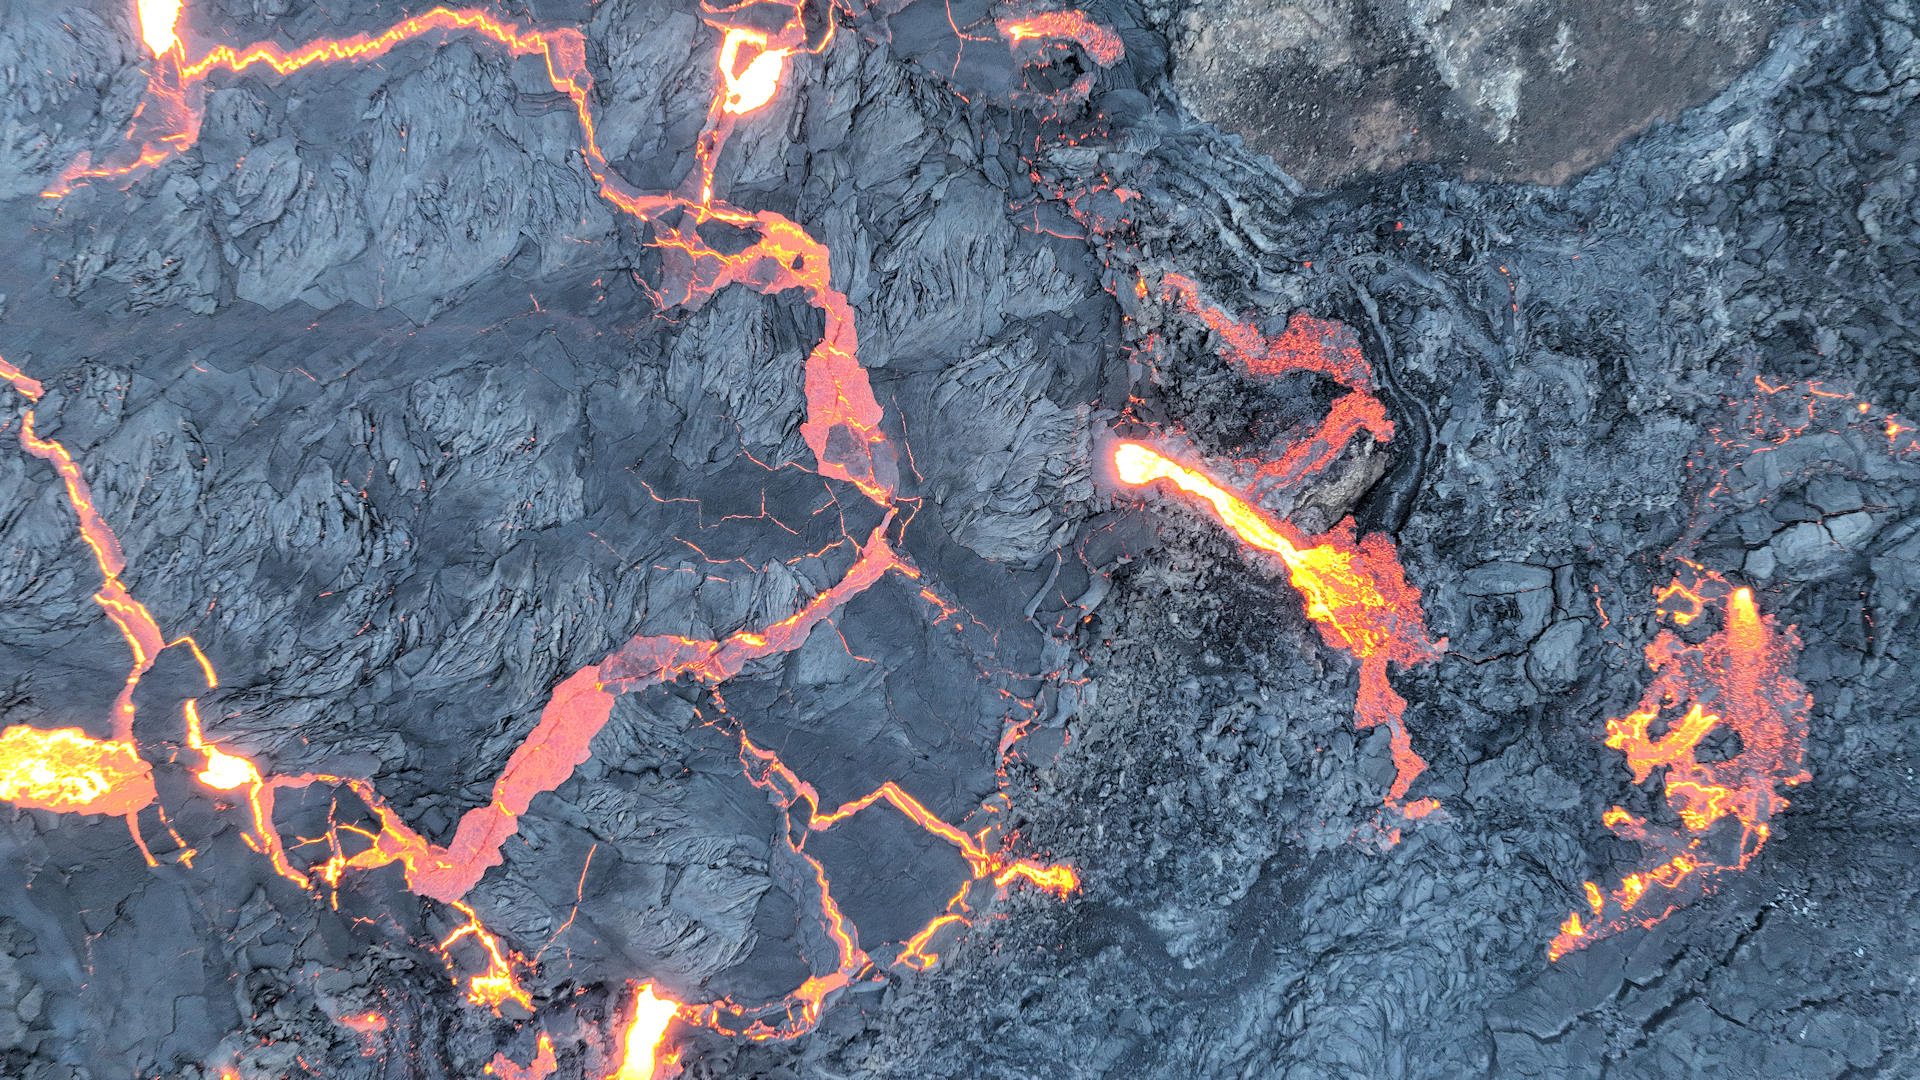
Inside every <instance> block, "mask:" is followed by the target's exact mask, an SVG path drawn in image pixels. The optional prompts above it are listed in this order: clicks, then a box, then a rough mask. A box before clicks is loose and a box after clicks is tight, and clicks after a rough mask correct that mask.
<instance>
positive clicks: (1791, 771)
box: [1547, 568, 1813, 960]
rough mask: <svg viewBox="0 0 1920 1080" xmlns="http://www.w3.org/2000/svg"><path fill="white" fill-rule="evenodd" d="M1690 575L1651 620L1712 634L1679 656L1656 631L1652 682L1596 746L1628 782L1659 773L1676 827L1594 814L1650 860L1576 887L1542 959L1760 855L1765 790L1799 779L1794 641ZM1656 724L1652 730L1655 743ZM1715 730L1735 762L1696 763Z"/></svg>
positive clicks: (1675, 639)
mask: <svg viewBox="0 0 1920 1080" xmlns="http://www.w3.org/2000/svg"><path fill="white" fill-rule="evenodd" d="M1694 572H1695V573H1696V574H1697V575H1698V576H1697V578H1696V580H1694V581H1692V582H1682V581H1681V580H1680V579H1678V578H1676V579H1675V580H1674V582H1673V584H1672V585H1670V586H1668V587H1667V588H1666V589H1665V590H1663V591H1662V592H1660V593H1659V594H1658V596H1657V599H1658V600H1659V602H1660V603H1661V605H1662V606H1661V608H1660V610H1661V613H1662V614H1663V615H1665V616H1666V617H1667V618H1669V619H1671V620H1672V621H1673V622H1674V623H1676V624H1678V625H1681V626H1686V625H1688V624H1690V623H1692V622H1693V621H1694V620H1695V619H1697V618H1698V617H1699V616H1700V615H1701V614H1703V613H1704V612H1705V611H1706V610H1708V607H1709V605H1713V604H1716V603H1717V604H1718V606H1719V609H1720V613H1721V618H1722V620H1723V621H1722V625H1721V627H1720V629H1719V630H1717V631H1715V632H1714V633H1713V634H1712V635H1711V636H1709V637H1708V638H1707V639H1706V640H1705V641H1702V642H1701V643H1700V644H1698V645H1689V644H1687V643H1686V642H1685V641H1683V640H1681V638H1680V637H1679V636H1678V635H1676V634H1675V633H1674V632H1673V631H1672V630H1668V629H1664V628H1663V629H1662V630H1661V631H1660V633H1659V634H1658V635H1656V636H1655V637H1654V639H1653V643H1652V644H1650V645H1648V646H1647V666H1648V667H1650V668H1652V669H1653V671H1654V679H1653V681H1652V682H1651V683H1649V684H1648V686H1647V689H1646V693H1645V694H1644V695H1642V696H1641V698H1640V703H1639V705H1637V706H1636V707H1635V708H1634V710H1633V711H1632V712H1630V713H1628V714H1627V715H1625V716H1623V717H1618V718H1615V719H1609V720H1608V721H1607V727H1606V730H1607V745H1608V746H1610V747H1612V748H1614V749H1615V750H1619V751H1622V752H1623V753H1625V754H1626V755H1627V766H1628V768H1630V769H1632V770H1633V782H1634V783H1636V784H1638V783H1642V782H1644V781H1645V780H1646V779H1647V778H1648V777H1649V776H1651V775H1652V774H1653V770H1655V769H1664V770H1666V774H1665V787H1664V790H1665V794H1666V800H1667V803H1668V805H1669V806H1671V807H1672V808H1673V809H1674V811H1675V812H1676V813H1678V814H1679V816H1680V827H1679V828H1673V827H1669V826H1659V825H1652V824H1650V823H1649V822H1648V821H1647V820H1646V819H1644V818H1637V817H1634V816H1633V815H1632V814H1630V813H1628V812H1627V811H1626V810H1625V809H1623V808H1621V807H1618V806H1616V807H1613V808H1612V809H1610V810H1608V811H1607V812H1606V814H1605V815H1604V816H1603V817H1602V820H1603V821H1604V822H1605V823H1606V825H1607V827H1608V828H1610V829H1612V830H1613V832H1614V834H1615V835H1617V836H1621V837H1624V838H1626V839H1629V840H1637V841H1639V842H1640V845H1641V846H1642V848H1643V849H1645V850H1646V851H1647V852H1648V854H1649V855H1650V856H1652V857H1653V858H1654V859H1657V860H1659V861H1658V863H1657V864H1656V865H1655V866H1653V867H1652V868H1650V869H1646V870H1640V871H1635V872H1633V873H1630V874H1627V875H1626V876H1625V877H1623V878H1622V879H1621V881H1620V887H1619V888H1617V889H1614V890H1613V891H1612V892H1610V893H1606V894H1602V892H1601V890H1600V887H1599V886H1598V885H1596V884H1594V883H1593V882H1591V881H1589V882H1587V883H1586V885H1585V889H1584V891H1585V893H1586V899H1587V908H1588V912H1587V914H1586V916H1585V917H1583V916H1582V914H1581V913H1580V912H1578V911H1575V912H1574V913H1573V914H1571V915H1569V916H1567V920H1566V922H1565V923H1563V924H1562V925H1561V927H1560V933H1559V934H1558V935H1557V936H1555V938H1554V939H1553V943H1552V944H1551V945H1550V946H1549V947H1548V949H1547V955H1548V957H1549V958H1550V959H1554V960H1557V959H1559V958H1560V957H1561V956H1564V955H1565V954H1566V953H1567V952H1569V951H1570V950H1573V949H1578V948H1581V947H1583V946H1585V945H1586V944H1588V943H1589V942H1592V941H1595V940H1598V939H1599V938H1603V937H1606V936H1608V935H1610V934H1614V933H1618V932H1619V931H1621V930H1624V929H1627V928H1628V927H1631V926H1652V925H1653V924H1655V923H1657V922H1659V921H1660V920H1661V919H1664V918H1666V917H1667V916H1668V915H1669V914H1671V913H1672V912H1673V911H1674V910H1675V909H1677V908H1678V907H1680V906H1681V905H1682V904H1685V903H1689V902H1691V901H1693V900H1695V899H1698V898H1699V897H1701V896H1704V895H1706V894H1707V893H1708V892H1711V891H1712V889H1713V887H1714V883H1715V880H1716V879H1717V878H1718V877H1719V876H1720V875H1722V874H1726V873H1731V872H1733V871H1737V870H1743V869H1745V868H1746V866H1747V863H1748V861H1750V860H1751V859H1752V858H1753V857H1754V856H1755V855H1757V854H1759V852H1760V849H1761V848H1762V847H1764V846H1765V845H1766V842H1767V837H1768V836H1769V835H1770V834H1771V828H1772V826H1771V824H1770V822H1771V820H1772V818H1773V815H1775V814H1777V813H1779V812H1780V811H1781V810H1782V809H1785V807H1786V805H1787V800H1786V799H1785V798H1784V797H1783V796H1781V795H1780V794H1779V793H1778V792H1777V791H1776V790H1775V784H1776V783H1780V784H1787V785H1793V784H1798V783H1801V782H1803V781H1805V780H1806V779H1807V773H1806V771H1805V769H1804V768H1802V760H1803V753H1804V746H1805V743H1806V738H1807V710H1808V709H1809V708H1810V707H1811V706H1812V704H1813V700H1812V698H1811V697H1809V696H1808V694H1807V690H1806V687H1804V686H1802V685H1801V684H1800V683H1799V682H1798V681H1797V680H1795V679H1794V678H1793V676H1792V675H1791V674H1789V672H1790V670H1791V669H1792V666H1793V661H1794V657H1795V656H1796V655H1798V653H1799V651H1800V640H1799V638H1798V637H1797V636H1796V635H1795V634H1794V632H1793V628H1792V627H1788V628H1786V629H1784V630H1783V629H1781V628H1780V627H1779V626H1778V624H1776V623H1775V622H1774V619H1773V617H1772V616H1771V615H1762V614H1760V612H1759V609H1758V608H1757V607H1756V606H1755V605H1754V601H1753V591H1752V590H1751V589H1744V588H1742V589H1735V588H1733V587H1732V586H1731V585H1729V584H1728V582H1727V581H1726V579H1724V578H1722V577H1720V576H1719V575H1718V574H1714V573H1712V572H1710V571H1705V570H1700V569H1698V568H1695V571H1694ZM1676 596H1677V597H1679V598H1680V603H1673V599H1674V597H1676ZM1682 604H1684V605H1685V606H1684V607H1683V606H1682ZM1683 706H1684V711H1682V707H1683ZM1657 723H1664V731H1663V732H1662V733H1660V734H1657V735H1656V734H1654V730H1653V729H1654V726H1655V725H1656V724H1657ZM1717 728H1724V729H1726V730H1729V731H1732V732H1733V733H1735V734H1736V735H1737V736H1738V737H1739V751H1738V752H1737V753H1733V754H1730V755H1725V756H1721V755H1710V756H1708V757H1707V759H1706V760H1702V755H1703V752H1704V748H1703V746H1702V742H1703V741H1704V740H1706V738H1707V737H1708V736H1709V735H1711V734H1712V733H1713V732H1714V730H1715V729H1717ZM1722 821H1732V822H1738V823H1739V830H1738V833H1737V835H1735V834H1733V831H1732V829H1731V826H1727V827H1725V828H1723V829H1716V828H1715V826H1716V825H1717V824H1719V823H1721V822H1722Z"/></svg>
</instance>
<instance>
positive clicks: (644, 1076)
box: [607, 983, 680, 1080]
mask: <svg viewBox="0 0 1920 1080" xmlns="http://www.w3.org/2000/svg"><path fill="white" fill-rule="evenodd" d="M678 1015H680V1006H678V1005H676V1004H675V1003H673V1002H671V1001H669V1000H667V999H666V998H663V997H659V996H657V995H656V994H654V992H653V987H652V986H651V985H650V984H644V983H643V984H641V985H640V986H639V987H638V988H637V989H635V990H634V992H633V1019H632V1020H631V1021H629V1022H628V1024H627V1030H626V1033H625V1034H624V1035H623V1036H622V1037H621V1047H620V1067H619V1068H618V1069H616V1070H614V1071H613V1073H612V1074H610V1075H609V1076H608V1077H607V1080H653V1074H654V1071H655V1070H656V1069H658V1068H659V1067H660V1065H661V1064H662V1063H665V1064H673V1063H674V1062H676V1061H678V1060H679V1056H678V1055H676V1054H674V1053H672V1052H671V1051H667V1052H665V1053H664V1054H663V1053H662V1051H663V1050H664V1048H665V1047H666V1044H667V1025H669V1024H671V1023H673V1019H674V1017H676V1016H678Z"/></svg>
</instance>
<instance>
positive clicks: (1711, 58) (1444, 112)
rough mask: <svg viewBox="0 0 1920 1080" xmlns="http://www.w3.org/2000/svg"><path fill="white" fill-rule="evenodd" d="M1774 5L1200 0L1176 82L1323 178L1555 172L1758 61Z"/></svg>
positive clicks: (1190, 16)
mask: <svg viewBox="0 0 1920 1080" xmlns="http://www.w3.org/2000/svg"><path fill="white" fill-rule="evenodd" d="M1779 16H1780V6H1779V5H1778V4H1775V3H1759V4H1754V3H1728V2H1723V0H1700V2H1689V3H1680V4H1661V5H1657V6H1655V5H1643V6H1637V7H1622V6H1618V5H1615V6H1599V7H1595V6H1588V5H1581V4H1561V3H1552V2H1543V0H1512V2H1496V3H1453V2H1452V0H1409V2H1403V0H1390V2H1386V3H1374V2H1359V0H1306V2H1296V3H1284V4H1259V3H1248V2H1244V0H1224V2H1214V0H1203V2H1197V3H1193V4H1190V5H1186V6H1184V7H1180V8H1179V9H1178V10H1177V14H1176V13H1173V12H1172V11H1169V16H1168V17H1169V20H1170V22H1171V24H1172V26H1173V27H1175V29H1174V30H1173V31H1172V36H1173V40H1174V45H1173V55H1174V80H1173V81H1174V86H1175V87H1176V89H1177V91H1178V93H1179V95H1180V97H1181V100H1182V101H1184V102H1185V103H1186V104H1187V105H1189V106H1190V107H1191V108H1192V109H1193V111H1194V113H1195V114H1196V115H1198V116H1200V117H1201V118H1203V119H1206V120H1208V121H1211V122H1213V123H1216V124H1219V125H1220V127H1221V128H1223V129H1225V130H1227V131H1230V132H1234V133H1237V134H1239V135H1241V136H1243V137H1244V138H1245V139H1246V141H1247V144H1248V146H1249V147H1251V148H1252V149H1254V150H1257V151H1259V152H1261V153H1264V154H1268V155H1270V156H1272V157H1273V158H1274V159H1275V160H1276V161H1278V162H1279V163H1280V165H1281V167H1282V168H1285V169H1287V170H1288V171H1289V172H1291V173H1292V174H1293V175H1295V176H1297V177H1299V178H1300V179H1301V180H1302V181H1304V182H1306V183H1308V184H1309V185H1311V186H1314V187H1330V186H1334V185H1337V184H1339V183H1341V182H1343V181H1345V180H1348V179H1350V178H1353V177H1356V176H1365V175H1371V174H1376V173H1380V172H1385V171H1389V170H1392V169H1397V168H1400V167H1402V166H1404V165H1407V164H1409V163H1413V162H1436V163H1439V164H1442V165H1445V166H1447V167H1448V168H1449V169H1452V170H1457V171H1461V172H1464V173H1465V175H1467V176H1469V177H1471V178H1474V179H1481V178H1484V179H1508V180H1521V181H1529V182H1533V183H1542V184H1559V183H1565V182H1566V181H1567V180H1568V179H1569V178H1570V177H1572V176H1575V175H1577V174H1579V173H1581V172H1583V171H1585V170H1586V169H1589V168H1591V167H1593V166H1594V165H1596V164H1599V163H1600V162H1601V161H1604V160H1605V159H1606V158H1607V157H1608V156H1610V155H1611V154H1612V153H1613V151H1614V148H1615V147H1617V146H1618V145H1619V144H1620V141H1621V140H1622V139H1626V138H1630V137H1632V136H1634V135H1636V134H1638V133H1639V132H1640V131H1641V130H1643V129H1644V128H1645V127H1646V126H1647V125H1648V124H1650V123H1652V122H1654V121H1657V120H1672V119H1673V118H1674V117H1675V116H1676V115H1678V113H1679V112H1680V110H1682V109H1684V108H1687V107H1689V106H1692V105H1696V104H1699V103H1700V102H1702V101H1704V100H1705V99H1706V98H1708V97H1710V96H1711V95H1713V94H1714V93H1716V92H1717V91H1719V90H1720V89H1721V88H1722V87H1724V86H1725V85H1726V84H1727V83H1728V82H1729V81H1731V80H1732V79H1733V77H1734V76H1736V75H1738V74H1739V73H1740V72H1742V71H1744V70H1746V68H1747V67H1748V66H1750V65H1751V64H1752V63H1753V61H1754V60H1755V59H1756V58H1758V57H1759V55H1760V54H1761V53H1762V52H1763V51H1764V49H1765V47H1766V44H1767V40H1768V38H1769V36H1770V35H1771V34H1772V32H1773V29H1774V26H1775V25H1776V23H1777V22H1778V19H1779Z"/></svg>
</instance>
